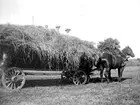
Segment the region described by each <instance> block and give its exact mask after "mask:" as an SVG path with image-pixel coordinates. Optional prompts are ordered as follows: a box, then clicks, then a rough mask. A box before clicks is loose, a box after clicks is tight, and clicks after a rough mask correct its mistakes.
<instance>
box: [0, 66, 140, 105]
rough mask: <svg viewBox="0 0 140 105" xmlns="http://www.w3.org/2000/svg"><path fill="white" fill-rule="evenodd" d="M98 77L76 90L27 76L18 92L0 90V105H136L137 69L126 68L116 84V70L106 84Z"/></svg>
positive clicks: (139, 101) (139, 100)
mask: <svg viewBox="0 0 140 105" xmlns="http://www.w3.org/2000/svg"><path fill="white" fill-rule="evenodd" d="M98 74H99V72H98V71H97V72H95V76H92V79H91V80H90V83H89V84H86V85H80V86H75V85H73V84H72V82H70V81H60V76H56V77H55V78H54V77H49V78H48V77H45V76H27V77H26V78H27V81H26V84H25V86H24V87H23V89H21V90H20V91H16V92H10V91H7V90H5V89H4V88H2V87H1V88H0V105H140V67H136V66H135V67H126V68H125V70H124V73H123V79H122V82H120V83H119V82H117V78H116V76H117V70H112V77H113V82H111V83H109V84H107V83H106V82H104V83H101V82H100V78H99V75H98Z"/></svg>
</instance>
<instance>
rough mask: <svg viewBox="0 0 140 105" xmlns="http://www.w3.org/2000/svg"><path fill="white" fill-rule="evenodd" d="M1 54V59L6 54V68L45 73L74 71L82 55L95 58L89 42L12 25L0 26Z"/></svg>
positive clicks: (55, 32) (44, 29) (28, 26)
mask: <svg viewBox="0 0 140 105" xmlns="http://www.w3.org/2000/svg"><path fill="white" fill-rule="evenodd" d="M0 51H1V54H0V56H2V52H6V53H7V54H8V60H7V62H8V63H7V66H8V67H13V66H16V67H20V68H32V69H45V70H46V69H47V70H64V69H65V70H77V69H78V68H79V65H80V57H81V55H82V54H86V56H88V57H89V58H93V57H92V56H93V55H94V54H96V48H95V47H94V45H93V43H92V42H87V41H83V40H80V39H78V38H76V37H72V36H68V35H62V34H60V33H59V32H57V31H56V30H54V29H46V28H44V27H41V26H32V25H24V26H21V25H11V24H3V25H0ZM0 58H2V57H0Z"/></svg>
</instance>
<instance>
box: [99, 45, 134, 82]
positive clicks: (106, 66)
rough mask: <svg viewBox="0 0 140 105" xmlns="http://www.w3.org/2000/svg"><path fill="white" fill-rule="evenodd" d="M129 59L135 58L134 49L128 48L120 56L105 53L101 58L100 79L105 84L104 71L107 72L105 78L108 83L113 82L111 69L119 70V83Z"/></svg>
mask: <svg viewBox="0 0 140 105" xmlns="http://www.w3.org/2000/svg"><path fill="white" fill-rule="evenodd" d="M128 57H135V55H134V53H133V51H132V49H131V48H130V47H129V46H127V47H125V48H124V49H123V50H122V51H121V52H119V54H111V53H109V52H104V53H103V54H102V55H101V57H100V62H98V63H99V65H100V67H101V68H100V77H101V82H103V71H104V70H105V73H104V76H105V78H106V79H107V83H109V82H110V80H111V69H118V81H119V82H120V81H121V78H122V74H123V71H124V68H125V65H126V61H128Z"/></svg>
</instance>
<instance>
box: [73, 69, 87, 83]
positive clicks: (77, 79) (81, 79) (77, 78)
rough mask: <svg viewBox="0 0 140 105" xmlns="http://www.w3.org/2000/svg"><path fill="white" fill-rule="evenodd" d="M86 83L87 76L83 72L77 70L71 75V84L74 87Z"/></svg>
mask: <svg viewBox="0 0 140 105" xmlns="http://www.w3.org/2000/svg"><path fill="white" fill-rule="evenodd" d="M87 81H88V76H87V74H86V73H85V72H84V71H83V70H78V71H76V72H75V73H74V75H73V83H74V84H75V85H81V84H82V85H83V84H86V83H87Z"/></svg>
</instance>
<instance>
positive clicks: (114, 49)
mask: <svg viewBox="0 0 140 105" xmlns="http://www.w3.org/2000/svg"><path fill="white" fill-rule="evenodd" d="M97 47H98V49H99V50H100V51H101V52H104V51H109V52H111V53H117V54H118V53H120V50H119V48H120V42H119V41H118V40H117V39H113V38H107V39H105V40H104V41H100V42H99V44H98V45H97Z"/></svg>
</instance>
